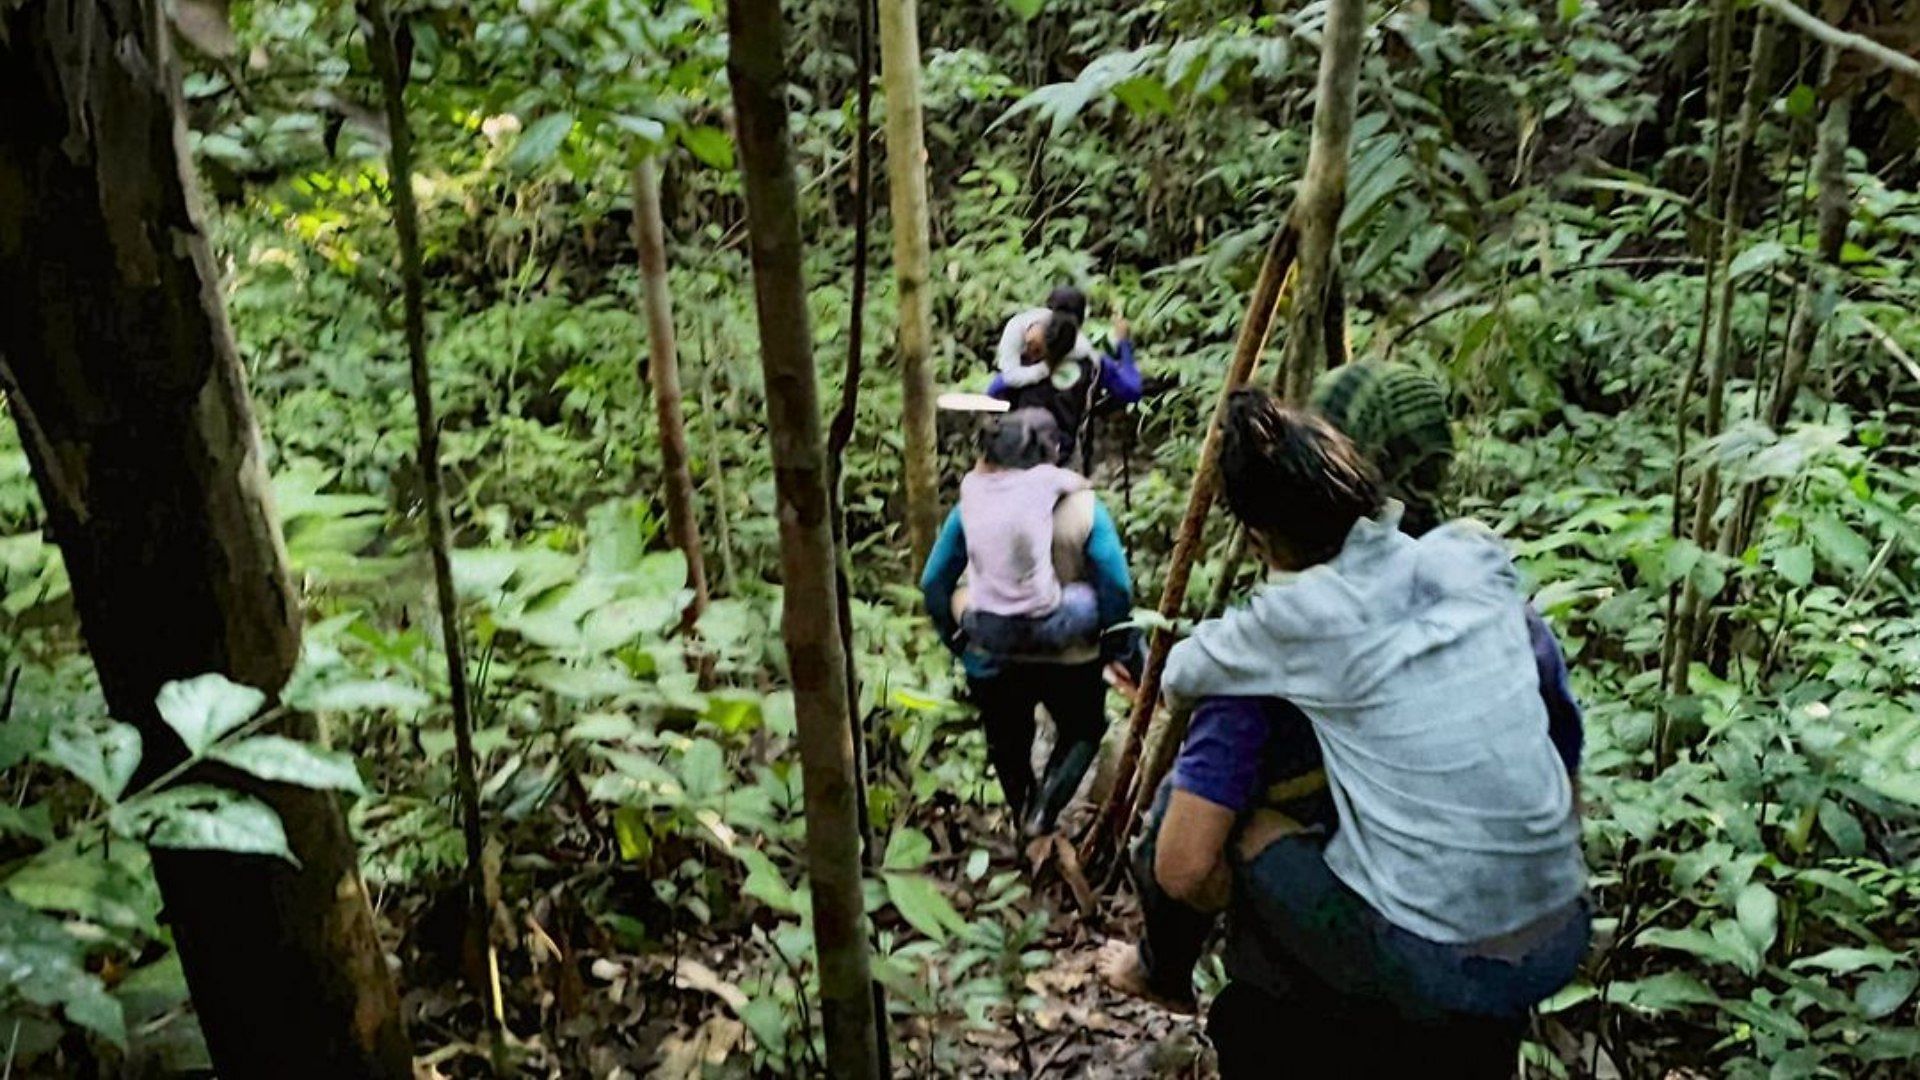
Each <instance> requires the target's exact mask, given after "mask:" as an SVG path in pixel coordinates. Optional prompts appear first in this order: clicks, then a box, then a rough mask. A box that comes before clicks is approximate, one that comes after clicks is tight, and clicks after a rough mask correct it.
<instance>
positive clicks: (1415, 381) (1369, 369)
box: [1311, 361, 1453, 517]
mask: <svg viewBox="0 0 1920 1080" xmlns="http://www.w3.org/2000/svg"><path fill="white" fill-rule="evenodd" d="M1311 404H1312V405H1313V407H1314V409H1315V410H1317V411H1318V412H1319V413H1320V414H1321V415H1322V416H1325V417H1326V418H1327V419H1328V420H1329V421H1330V422H1331V423H1332V424H1333V426H1335V427H1337V428H1339V429H1340V430H1341V431H1342V432H1344V433H1345V434H1346V436H1347V438H1349V439H1352V440H1353V443H1354V445H1355V446H1356V447H1358V448H1359V450H1360V452H1361V453H1363V454H1366V455H1367V456H1368V457H1369V458H1370V459H1372V461H1373V464H1374V467H1375V468H1377V469H1379V470H1380V475H1381V477H1382V478H1383V479H1384V480H1385V481H1386V482H1387V486H1388V488H1389V489H1391V490H1392V492H1393V494H1394V496H1395V497H1396V498H1398V499H1400V500H1401V501H1403V502H1405V503H1406V504H1407V506H1408V511H1409V513H1410V514H1411V515H1414V516H1416V517H1430V516H1431V515H1432V514H1434V513H1435V512H1436V507H1435V504H1436V503H1437V502H1438V500H1439V496H1440V490H1441V488H1442V486H1443V485H1444V484H1445V482H1446V477H1447V470H1448V468H1449V467H1450V466H1451V465H1452V464H1453V429H1452V428H1450V427H1449V426H1448V423H1447V421H1448V412H1447V391H1446V387H1444V386H1442V385H1441V384H1440V382H1439V381H1437V380H1435V379H1433V378H1432V377H1430V376H1428V375H1425V374H1422V373H1421V372H1420V371H1419V370H1418V369H1416V368H1413V367H1410V366H1408V365H1406V364H1396V363H1386V362H1381V361H1362V362H1359V363H1353V364H1346V365H1343V366H1341V367H1337V368H1335V369H1333V370H1332V371H1329V372H1327V373H1326V374H1324V375H1322V376H1321V377H1320V379H1319V381H1317V382H1316V383H1315V384H1314V387H1313V396H1312V399H1311Z"/></svg>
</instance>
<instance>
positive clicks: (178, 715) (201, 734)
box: [154, 673, 267, 756]
mask: <svg viewBox="0 0 1920 1080" xmlns="http://www.w3.org/2000/svg"><path fill="white" fill-rule="evenodd" d="M266 702H267V695H265V694H263V693H261V692H260V691H258V690H256V689H254V688H253V687H251V686H242V685H241V684H239V683H237V682H234V681H233V680H232V679H229V678H227V677H226V676H225V675H221V674H218V673H209V674H206V675H198V676H195V677H194V678H191V679H180V680H177V681H175V682H170V683H168V684H166V685H165V686H162V687H161V688H160V694H159V696H158V697H157V698H155V699H154V705H155V706H156V707H157V708H158V709H159V710H160V718H161V719H162V720H165V721H166V722H167V726H168V727H171V728H172V729H173V730H174V731H175V732H177V733H179V735H180V741H181V742H184V743H186V744H187V750H188V752H189V753H192V754H194V755H195V756H198V755H200V754H204V753H206V752H207V749H208V748H209V747H211V746H212V745H213V744H214V743H216V742H218V741H219V740H220V738H221V736H223V735H226V734H227V733H228V732H230V731H232V730H234V729H235V728H237V727H239V726H240V725H242V724H244V723H246V722H247V721H248V720H251V719H253V715H254V714H255V713H257V712H259V711H260V706H262V705H264V704H266Z"/></svg>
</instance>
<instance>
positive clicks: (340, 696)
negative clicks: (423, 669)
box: [288, 679, 433, 712]
mask: <svg viewBox="0 0 1920 1080" xmlns="http://www.w3.org/2000/svg"><path fill="white" fill-rule="evenodd" d="M288 704H290V705H293V706H295V707H296V708H301V709H306V710H309V711H312V712H374V711H380V710H391V711H393V712H419V711H420V710H421V709H424V708H426V707H427V706H429V705H432V704H433V698H432V697H430V696H428V694H427V692H426V691H424V690H422V689H420V688H419V687H417V686H414V685H412V684H410V683H406V682H402V681H401V680H399V679H346V680H343V681H341V682H334V683H328V684H327V685H325V686H318V687H312V688H309V689H307V690H305V691H304V692H303V693H301V694H300V695H299V696H298V697H289V699H288Z"/></svg>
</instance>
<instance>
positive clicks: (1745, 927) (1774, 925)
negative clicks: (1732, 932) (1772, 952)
mask: <svg viewBox="0 0 1920 1080" xmlns="http://www.w3.org/2000/svg"><path fill="white" fill-rule="evenodd" d="M1734 912H1735V914H1736V915H1737V916H1738V919H1739V922H1740V930H1741V932H1742V933H1744V934H1745V935H1746V938H1747V941H1748V942H1749V943H1751V944H1752V945H1753V947H1754V949H1755V951H1757V952H1758V953H1760V954H1761V955H1762V956H1764V955H1766V952H1767V950H1768V949H1771V948H1773V942H1774V939H1775V938H1776V937H1778V936H1779V933H1780V898H1779V897H1777V896H1775V895H1774V894H1773V890H1772V889H1769V888H1767V887H1766V886H1765V885H1761V884H1758V883H1753V884H1749V885H1748V886H1747V887H1746V888H1744V889H1741V890H1740V896H1739V898H1738V899H1737V900H1736V901H1735V903H1734Z"/></svg>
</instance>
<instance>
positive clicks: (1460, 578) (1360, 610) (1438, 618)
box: [1164, 504, 1586, 944]
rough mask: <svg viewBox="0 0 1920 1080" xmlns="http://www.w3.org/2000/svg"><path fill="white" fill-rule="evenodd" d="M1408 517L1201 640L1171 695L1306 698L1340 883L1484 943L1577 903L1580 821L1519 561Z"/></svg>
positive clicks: (1370, 530) (1494, 545)
mask: <svg viewBox="0 0 1920 1080" xmlns="http://www.w3.org/2000/svg"><path fill="white" fill-rule="evenodd" d="M1399 518H1400V508H1399V506H1398V504H1389V508H1388V510H1387V511H1386V512H1385V513H1384V514H1383V515H1382V516H1381V517H1380V518H1378V519H1375V520H1371V521H1361V522H1359V523H1358V524H1356V525H1355V526H1354V528H1353V531H1352V532H1351V533H1350V534H1349V535H1348V537H1347V542H1346V544H1345V546H1344V547H1343V548H1342V549H1341V551H1340V553H1339V554H1338V555H1337V556H1335V557H1334V558H1333V559H1332V560H1331V561H1330V562H1327V563H1324V564H1322V565H1320V566H1316V567H1313V568H1311V569H1309V570H1307V571H1305V572H1303V573H1300V574H1297V575H1291V576H1289V578H1288V579H1287V580H1284V581H1281V582H1277V583H1275V584H1270V585H1267V586H1264V587H1262V588H1260V589H1259V590H1257V591H1256V592H1255V593H1254V595H1253V597H1252V600H1251V602H1250V603H1249V604H1247V605H1246V606H1244V607H1240V608H1236V609H1235V610H1233V611H1231V612H1229V613H1227V614H1226V615H1224V616H1222V617H1221V618H1218V619H1213V620H1209V621H1207V622H1204V623H1202V624H1200V625H1199V626H1198V627H1196V628H1195V630H1194V632H1193V635H1192V636H1191V637H1189V638H1188V639H1187V640H1185V641H1183V642H1181V643H1180V644H1178V645H1176V646H1175V647H1174V649H1173V653H1172V655H1171V656H1170V657H1169V658H1168V660H1167V668H1166V673H1165V677H1164V682H1165V687H1166V694H1167V697H1168V699H1169V700H1170V701H1172V702H1174V703H1175V704H1176V705H1179V704H1190V703H1192V702H1196V701H1198V700H1199V699H1201V698H1205V697H1212V696H1217V695H1234V696H1247V697H1277V698H1284V699H1285V700H1287V701H1290V702H1292V703H1293V704H1294V705H1295V706H1296V707H1298V708H1299V709H1300V710H1301V711H1302V712H1304V713H1305V714H1306V715H1307V717H1308V718H1309V719H1310V720H1311V721H1312V722H1313V728H1314V733H1315V735H1316V736H1317V737H1318V739H1319V742H1320V747H1321V751H1322V753H1323V755H1324V757H1325V759H1326V769H1327V779H1328V783H1329V786H1330V787H1331V788H1332V792H1333V797H1334V802H1335V805H1336V806H1337V808H1338V810H1339V814H1340V825H1339V828H1338V830H1337V831H1336V833H1335V835H1334V838H1333V839H1332V840H1331V841H1330V842H1329V843H1328V845H1327V852H1326V858H1327V865H1328V867H1329V868H1330V869H1332V871H1333V872H1334V874H1335V875H1337V876H1338V877H1339V878H1340V880H1341V881H1343V882H1345V883H1346V884H1347V885H1348V887H1350V888H1352V889H1353V890H1354V892H1356V893H1358V894H1359V895H1360V896H1361V898H1362V899H1364V900H1366V901H1367V903H1368V904H1370V905H1372V907H1373V908H1374V910H1375V911H1377V912H1379V913H1380V914H1381V915H1382V916H1384V917H1385V918H1386V919H1387V920H1388V921H1389V922H1391V923H1393V924H1394V925H1395V926H1398V927H1400V928H1401V929H1403V930H1407V931H1410V932H1412V933H1414V934H1417V935H1419V936H1421V937H1423V938H1426V939H1427V940H1429V941H1434V942H1439V943H1442V944H1460V943H1469V942H1480V941H1485V940H1488V939H1491V938H1496V937H1499V936H1501V935H1504V934H1507V933H1510V932H1512V931H1515V930H1519V929H1521V928H1524V927H1526V926H1528V925H1530V924H1532V923H1534V922H1535V921H1536V920H1538V919H1541V918H1543V917H1546V916H1548V915H1550V914H1553V913H1554V912H1557V911H1560V910H1562V909H1564V908H1566V907H1567V906H1568V905H1570V904H1572V903H1573V902H1574V901H1575V900H1577V899H1578V898H1579V897H1580V895H1581V894H1582V893H1583V891H1584V890H1585V887H1586V867H1585V864H1584V862H1583V860H1582V857H1581V853H1580V829H1579V823H1578V820H1577V819H1576V817H1575V815H1574V808H1573V798H1572V790H1571V785H1570V784H1569V782H1568V779H1567V773H1566V769H1565V768H1564V767H1563V765H1562V764H1561V762H1560V759H1559V757H1558V756H1557V755H1556V754H1555V752H1554V749H1553V745H1552V743H1551V741H1550V740H1549V739H1548V738H1547V714H1546V708H1545V706H1544V705H1543V704H1542V703H1541V700H1540V694H1539V691H1538V686H1537V684H1538V680H1539V677H1538V675H1537V673H1536V670H1535V665H1534V658H1533V653H1532V649H1531V646H1530V644H1529V639H1528V636H1527V625H1526V616H1525V609H1524V606H1523V602H1522V598H1521V595H1520V592H1519V587H1518V586H1519V581H1518V574H1517V573H1516V571H1515V570H1514V567H1513V563H1512V561H1511V559H1509V557H1508V555H1507V551H1506V547H1505V545H1504V544H1503V543H1502V542H1501V541H1500V539H1499V538H1498V537H1497V536H1495V535H1494V534H1493V533H1491V532H1490V531H1488V530H1486V529H1484V528H1482V527H1480V526H1478V525H1474V524H1472V523H1469V522H1454V523H1451V524H1448V525H1444V526H1441V527H1440V528H1438V529H1435V530H1433V531H1432V532H1430V533H1428V534H1427V535H1425V536H1424V537H1421V538H1419V539H1417V540H1416V539H1414V538H1413V537H1410V536H1407V535H1405V534H1404V533H1402V532H1400V530H1399Z"/></svg>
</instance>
